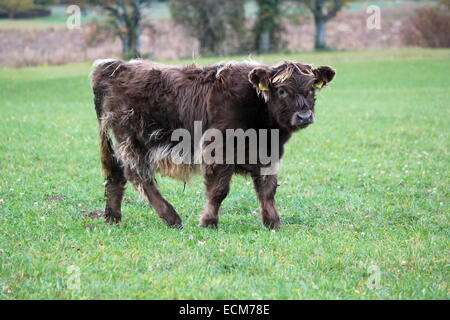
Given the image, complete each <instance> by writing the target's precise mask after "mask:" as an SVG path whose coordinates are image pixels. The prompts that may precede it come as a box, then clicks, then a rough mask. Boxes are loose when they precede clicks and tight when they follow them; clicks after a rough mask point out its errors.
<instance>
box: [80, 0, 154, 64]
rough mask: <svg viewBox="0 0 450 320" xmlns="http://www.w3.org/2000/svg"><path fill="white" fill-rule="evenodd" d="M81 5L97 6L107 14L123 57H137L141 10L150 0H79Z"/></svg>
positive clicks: (138, 53)
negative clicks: (120, 45)
mask: <svg viewBox="0 0 450 320" xmlns="http://www.w3.org/2000/svg"><path fill="white" fill-rule="evenodd" d="M74 2H75V3H76V4H78V5H80V6H83V5H86V4H90V5H94V6H97V7H99V8H101V9H103V10H104V11H105V12H107V14H108V17H109V19H108V21H107V22H108V24H110V25H111V26H112V27H113V30H114V33H115V34H116V35H117V36H118V37H119V38H120V40H121V42H122V56H123V57H124V58H125V59H131V58H139V57H140V56H141V54H140V39H139V38H140V34H141V22H142V10H143V8H144V7H145V6H147V5H149V4H150V3H151V2H152V0H79V1H74Z"/></svg>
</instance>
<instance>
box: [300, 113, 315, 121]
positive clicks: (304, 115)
mask: <svg viewBox="0 0 450 320" xmlns="http://www.w3.org/2000/svg"><path fill="white" fill-rule="evenodd" d="M297 117H298V118H299V119H300V120H301V121H303V122H311V121H312V119H313V114H312V112H311V111H308V112H305V113H299V114H297Z"/></svg>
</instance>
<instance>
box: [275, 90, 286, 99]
mask: <svg viewBox="0 0 450 320" xmlns="http://www.w3.org/2000/svg"><path fill="white" fill-rule="evenodd" d="M277 94H278V96H279V97H281V98H284V97H286V96H287V92H286V90H284V89H283V88H278V89H277Z"/></svg>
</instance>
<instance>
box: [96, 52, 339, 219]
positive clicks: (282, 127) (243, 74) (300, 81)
mask: <svg viewBox="0 0 450 320" xmlns="http://www.w3.org/2000/svg"><path fill="white" fill-rule="evenodd" d="M334 75H335V71H334V70H333V69H332V68H331V67H328V66H322V67H318V68H314V67H313V66H311V65H307V64H302V63H297V62H284V63H281V64H278V65H275V66H269V65H263V64H255V63H229V64H216V65H211V66H206V67H198V66H195V65H190V66H185V67H175V66H167V65H162V64H157V63H153V62H146V61H142V60H134V61H130V62H124V61H121V60H101V61H98V62H96V64H95V67H94V71H93V74H92V83H93V91H94V95H95V109H96V112H97V117H98V120H99V125H100V140H101V162H102V166H103V170H104V173H105V176H106V191H105V197H106V209H105V216H106V219H107V220H108V221H111V222H119V221H120V220H121V202H122V198H123V194H124V190H125V185H126V182H127V181H130V182H131V183H132V184H133V185H134V186H135V187H136V189H137V190H138V191H139V192H140V194H141V195H143V196H144V197H145V198H146V199H147V200H148V202H149V203H150V205H151V206H152V207H153V208H154V209H155V210H156V212H157V213H158V215H159V217H160V218H161V219H162V220H163V221H164V222H165V223H166V224H167V225H169V226H181V225H182V222H181V218H180V216H179V215H178V213H177V212H176V211H175V209H174V208H173V206H172V205H171V204H170V203H169V202H168V201H167V200H166V199H164V197H163V196H162V195H161V193H160V192H159V190H158V188H157V184H156V182H155V174H156V173H157V172H159V173H160V174H161V175H163V176H171V177H174V178H178V179H180V180H182V181H187V180H189V177H190V175H191V174H193V173H195V172H201V173H202V174H203V176H204V181H205V187H206V198H207V202H206V205H205V209H204V212H203V214H202V216H201V218H200V225H201V226H202V227H217V224H218V220H219V216H218V212H219V207H220V205H221V203H222V201H223V200H224V199H225V197H226V196H227V194H228V191H229V187H230V181H231V177H232V175H233V174H234V173H238V174H248V175H250V176H251V178H252V179H253V183H254V187H255V190H256V193H257V196H258V199H259V201H260V204H261V216H262V220H263V223H264V225H265V226H267V227H269V228H278V227H279V226H280V217H279V214H278V212H277V210H276V209H275V192H276V188H277V174H276V170H269V171H265V170H264V169H268V168H272V169H273V168H276V165H277V163H278V161H279V158H280V157H281V156H282V155H283V147H284V144H285V143H286V142H287V141H288V140H289V138H290V137H291V135H292V134H293V133H294V132H295V131H298V130H300V129H303V128H306V127H307V126H308V125H310V124H311V123H313V122H314V104H315V94H316V92H317V91H318V90H319V89H321V88H322V87H324V86H325V85H327V84H328V83H329V82H330V81H331V80H332V79H333V77H334ZM196 124H198V127H199V129H201V132H202V134H201V135H200V137H201V139H200V141H198V139H196V138H195V136H196V135H197V136H198V132H195V131H197V130H196ZM181 129H182V130H184V132H188V133H190V134H191V138H190V139H191V140H190V142H191V143H190V146H189V148H188V150H186V148H184V151H185V154H181V153H179V149H177V146H178V144H179V139H178V140H177V139H175V138H174V133H175V132H177V130H181ZM230 129H234V130H236V131H235V132H240V133H243V134H244V136H243V138H242V137H241V138H242V139H240V137H239V136H238V135H234V136H233V138H231V139H230V138H229V136H227V138H225V141H224V140H221V139H219V136H218V134H221V133H222V134H223V135H224V136H225V133H226V132H228V131H229V130H230ZM208 130H209V132H213V133H214V134H213V136H214V139H211V138H209V139H207V138H205V136H206V133H205V132H208ZM211 130H212V131H211ZM248 130H254V131H255V132H263V133H265V132H276V135H272V138H273V137H276V139H265V140H264V139H262V138H261V136H260V135H256V140H254V141H251V139H250V136H251V135H250V134H246V132H248ZM253 136H254V135H253ZM230 140H232V141H231V142H236V141H237V140H240V141H241V142H243V144H242V143H241V144H240V145H239V144H238V145H236V144H233V143H232V144H229V143H228V142H230ZM225 142H226V143H225ZM212 145H214V148H212V149H211V148H210V149H209V152H206V149H207V148H208V147H211V146H212ZM230 146H231V147H230ZM197 147H199V148H200V152H197V151H196V149H197ZM262 149H265V151H266V153H267V155H268V156H269V157H270V156H271V155H272V156H273V155H274V154H277V157H275V158H273V157H270V159H271V161H269V163H267V161H263V158H262V156H261V152H260V151H261V150H262ZM252 150H253V151H254V150H256V151H257V152H256V153H253V155H252ZM174 151H176V152H174ZM186 151H187V152H186ZM206 153H208V154H209V157H210V158H211V157H212V158H213V159H214V161H205V159H206ZM230 154H231V158H230ZM242 155H244V156H242ZM239 157H240V158H241V160H240V161H236V160H238V158H239ZM209 160H210V159H209Z"/></svg>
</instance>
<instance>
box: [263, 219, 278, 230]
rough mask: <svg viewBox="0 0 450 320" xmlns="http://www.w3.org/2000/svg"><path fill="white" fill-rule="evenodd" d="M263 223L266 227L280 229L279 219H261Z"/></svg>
mask: <svg viewBox="0 0 450 320" xmlns="http://www.w3.org/2000/svg"><path fill="white" fill-rule="evenodd" d="M263 224H264V226H265V227H266V228H268V229H272V230H277V229H280V224H281V223H280V220H279V219H273V220H271V219H263Z"/></svg>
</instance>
